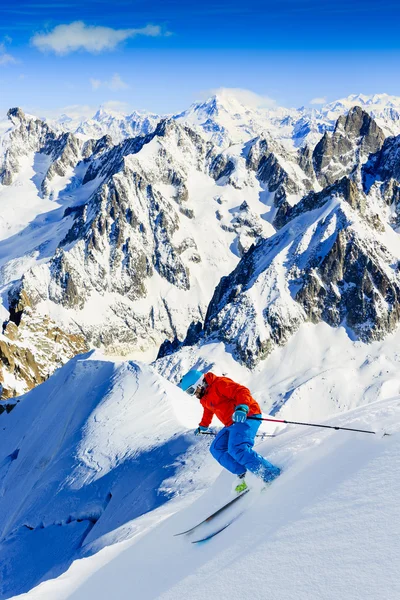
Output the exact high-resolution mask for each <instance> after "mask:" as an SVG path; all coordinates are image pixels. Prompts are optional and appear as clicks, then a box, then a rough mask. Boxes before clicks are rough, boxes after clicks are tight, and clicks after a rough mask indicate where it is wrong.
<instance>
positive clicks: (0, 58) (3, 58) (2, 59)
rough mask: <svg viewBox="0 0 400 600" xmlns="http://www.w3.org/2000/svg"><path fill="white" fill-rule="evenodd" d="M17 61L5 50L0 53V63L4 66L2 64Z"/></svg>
mask: <svg viewBox="0 0 400 600" xmlns="http://www.w3.org/2000/svg"><path fill="white" fill-rule="evenodd" d="M16 62H17V59H16V58H14V56H12V55H11V54H8V53H7V52H4V53H2V54H1V53H0V65H1V66H4V65H11V64H14V63H16Z"/></svg>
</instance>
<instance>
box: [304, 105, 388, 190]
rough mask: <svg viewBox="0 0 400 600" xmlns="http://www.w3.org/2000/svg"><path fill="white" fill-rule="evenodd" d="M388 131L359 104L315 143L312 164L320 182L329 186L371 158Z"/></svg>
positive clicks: (341, 117) (380, 145)
mask: <svg viewBox="0 0 400 600" xmlns="http://www.w3.org/2000/svg"><path fill="white" fill-rule="evenodd" d="M384 140H385V134H384V132H383V131H382V129H381V128H380V127H379V126H378V125H377V124H376V122H375V121H374V119H372V118H371V116H370V115H369V114H368V113H367V112H365V111H364V110H363V109H362V108H360V107H359V106H355V107H353V108H352V109H351V110H350V111H349V112H348V114H347V115H342V116H340V117H339V119H338V120H337V122H336V126H335V129H334V131H333V133H332V134H330V133H328V132H325V134H324V135H323V137H322V138H321V140H320V141H319V142H318V144H317V145H316V146H315V149H314V152H313V165H314V170H315V173H316V176H317V179H318V181H319V183H320V184H321V185H323V186H326V185H330V184H332V183H334V182H335V181H336V180H338V179H341V178H342V177H343V176H345V175H351V174H352V172H353V171H354V170H355V169H356V168H357V167H359V166H360V165H361V164H363V163H364V162H366V161H367V160H368V157H369V155H370V154H373V153H374V152H377V151H378V150H379V149H380V148H381V147H382V145H383V142H384Z"/></svg>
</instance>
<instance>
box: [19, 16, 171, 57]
mask: <svg viewBox="0 0 400 600" xmlns="http://www.w3.org/2000/svg"><path fill="white" fill-rule="evenodd" d="M139 35H144V36H150V37H158V36H161V35H165V34H164V33H163V31H162V29H161V27H159V26H158V25H146V27H142V28H140V29H112V28H111V27H97V26H91V25H86V24H85V23H84V22H83V21H75V22H74V23H70V24H69V25H57V27H55V28H54V29H53V30H52V31H50V32H48V33H36V34H35V35H34V36H33V37H32V38H31V43H32V44H33V45H34V46H35V47H36V48H38V49H39V50H40V51H41V52H55V54H60V55H62V54H69V53H71V52H76V51H77V50H86V51H87V52H92V53H97V52H103V51H107V50H108V51H109V50H113V49H114V48H116V46H117V45H118V44H120V43H121V42H123V41H124V40H127V39H129V38H134V37H137V36H139Z"/></svg>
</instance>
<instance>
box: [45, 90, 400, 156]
mask: <svg viewBox="0 0 400 600" xmlns="http://www.w3.org/2000/svg"><path fill="white" fill-rule="evenodd" d="M254 104H255V102H253V103H251V105H247V104H246V102H245V101H244V100H242V99H239V98H238V97H237V96H235V94H234V93H229V91H222V92H220V93H217V94H215V95H214V96H212V97H210V98H208V99H207V100H205V101H204V102H196V103H194V104H192V106H190V108H188V109H186V110H184V111H182V112H181V113H178V114H176V115H169V114H167V115H161V116H160V115H155V114H153V113H147V112H145V111H139V112H138V111H134V112H133V113H131V114H124V113H122V112H118V111H115V110H111V109H107V108H100V109H99V110H98V111H97V112H96V114H95V115H94V116H93V117H92V118H91V119H87V120H82V121H80V120H77V119H76V118H70V117H68V115H62V116H61V117H60V118H59V119H58V120H56V121H49V124H50V125H52V126H53V127H55V128H60V129H61V130H63V131H70V132H72V133H76V134H79V135H81V136H84V137H86V138H99V137H102V136H103V135H106V134H107V135H110V136H111V137H112V139H113V141H114V142H115V143H118V142H120V141H122V140H123V139H126V138H127V137H133V136H135V135H140V134H147V133H150V132H151V131H154V129H155V127H156V125H157V123H158V121H159V120H160V119H162V118H171V117H172V118H174V119H176V120H178V121H180V122H185V123H188V124H189V125H191V126H192V127H199V128H200V129H201V130H202V131H203V133H204V134H206V135H207V137H208V138H209V139H210V140H211V141H213V142H214V143H216V144H218V145H221V146H224V145H226V144H229V143H240V142H244V141H246V140H249V139H251V138H252V137H256V136H258V135H260V133H262V132H264V131H268V132H270V133H271V135H273V137H274V138H275V139H280V141H281V142H283V143H286V144H289V145H294V146H295V147H301V146H303V145H305V144H309V145H315V144H316V143H317V141H318V139H319V138H320V137H321V135H322V134H323V133H324V132H325V131H331V130H332V129H333V127H334V125H335V122H336V120H337V119H338V118H339V116H340V115H344V114H346V113H347V112H348V111H349V110H350V108H352V107H353V106H360V107H361V108H363V109H364V110H365V111H366V112H368V113H369V114H370V115H371V116H372V117H373V118H374V119H375V120H376V121H377V123H378V124H379V126H380V127H382V129H383V130H384V131H385V134H386V135H398V134H399V133H400V97H398V96H390V95H389V94H374V95H370V96H367V95H364V94H351V95H350V96H348V97H347V98H341V99H340V100H336V101H334V102H329V103H327V104H324V105H322V106H320V107H318V108H305V107H301V108H298V109H295V108H285V107H280V106H278V105H275V104H274V103H273V102H272V101H270V102H268V103H267V104H268V106H263V105H262V103H261V104H260V105H259V106H255V105H254Z"/></svg>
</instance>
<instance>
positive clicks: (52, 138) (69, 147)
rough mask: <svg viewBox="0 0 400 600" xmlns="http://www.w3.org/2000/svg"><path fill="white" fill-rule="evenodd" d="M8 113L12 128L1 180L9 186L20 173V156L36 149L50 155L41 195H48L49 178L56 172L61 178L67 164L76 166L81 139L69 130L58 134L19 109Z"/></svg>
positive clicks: (2, 166)
mask: <svg viewBox="0 0 400 600" xmlns="http://www.w3.org/2000/svg"><path fill="white" fill-rule="evenodd" d="M7 114H8V116H9V118H10V120H11V121H12V123H13V125H14V129H12V130H11V132H10V133H9V139H8V140H7V142H8V143H7V149H6V151H5V153H4V157H3V163H2V165H1V166H0V183H2V184H3V185H11V184H12V182H13V181H14V177H15V175H16V174H17V173H18V172H19V159H20V158H21V157H23V156H26V155H27V154H28V153H30V152H37V153H39V154H43V155H46V156H48V157H49V162H50V166H49V168H48V170H47V172H46V173H45V175H44V178H43V181H42V185H41V190H42V193H43V195H48V194H49V193H50V190H49V183H50V181H51V180H52V179H53V178H54V177H55V176H56V175H59V176H61V177H63V176H64V175H65V174H66V171H67V169H68V167H75V166H76V165H77V164H78V162H79V161H80V159H81V149H82V145H83V142H82V141H81V140H79V139H78V138H76V137H75V136H74V135H73V134H71V133H62V134H58V135H57V134H56V133H55V132H54V131H53V130H52V129H50V127H49V126H48V125H46V123H43V121H41V120H40V119H35V118H32V117H27V116H26V115H25V114H24V112H23V111H22V110H21V109H20V108H13V109H10V110H9V111H8V113H7Z"/></svg>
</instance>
